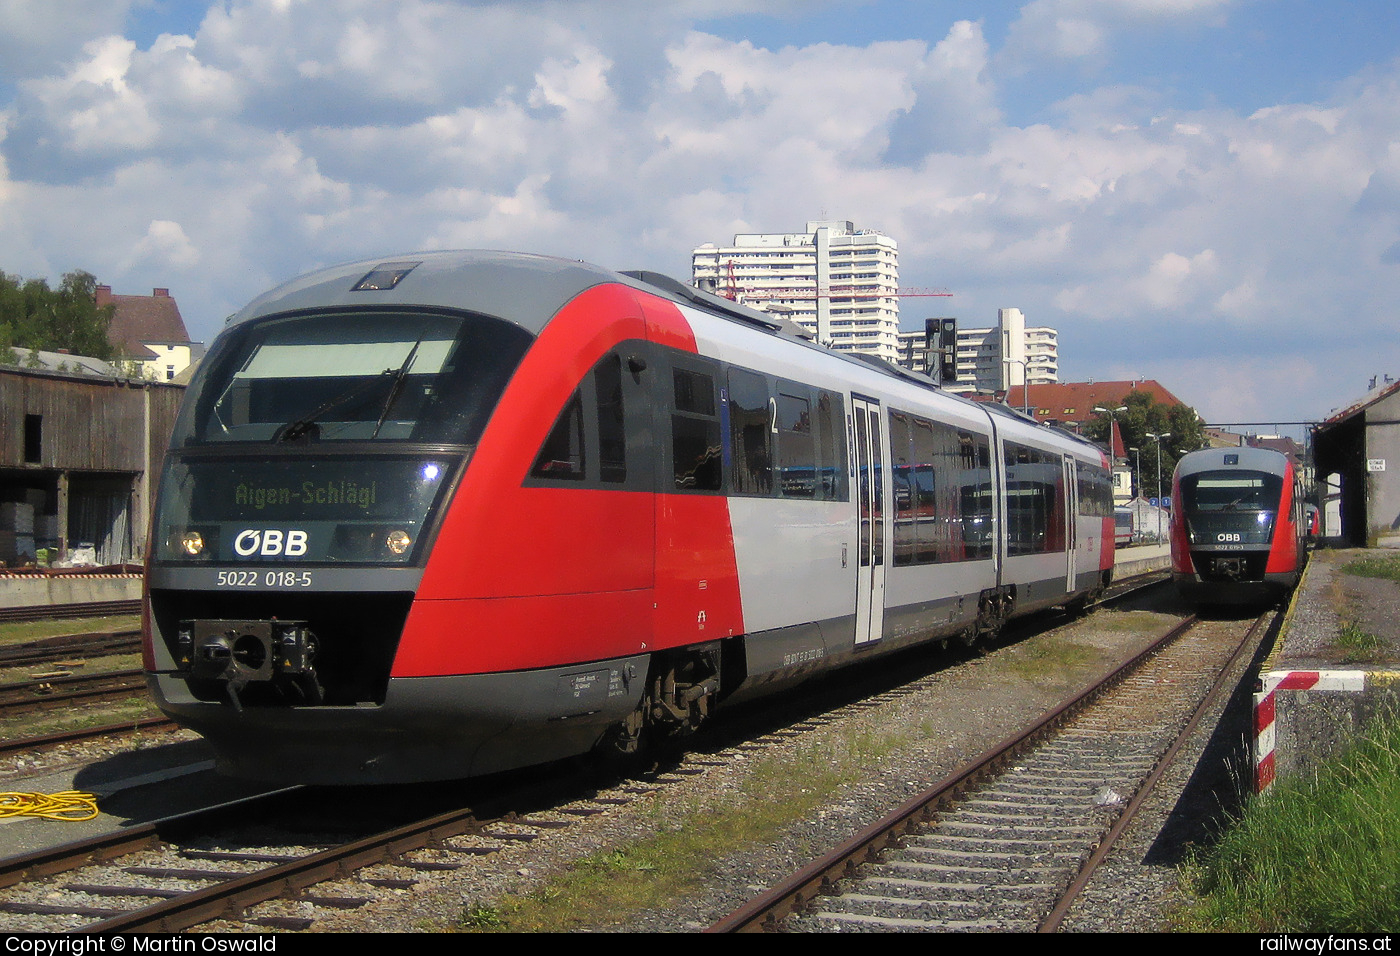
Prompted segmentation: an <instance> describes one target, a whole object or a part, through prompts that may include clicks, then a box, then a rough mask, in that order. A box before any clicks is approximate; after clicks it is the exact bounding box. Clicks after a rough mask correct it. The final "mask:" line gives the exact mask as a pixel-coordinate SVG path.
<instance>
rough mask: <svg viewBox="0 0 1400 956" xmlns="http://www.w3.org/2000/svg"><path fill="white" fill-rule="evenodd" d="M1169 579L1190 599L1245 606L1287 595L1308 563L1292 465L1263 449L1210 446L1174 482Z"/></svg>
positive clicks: (1187, 460)
mask: <svg viewBox="0 0 1400 956" xmlns="http://www.w3.org/2000/svg"><path fill="white" fill-rule="evenodd" d="M1172 501H1173V503H1174V504H1173V508H1172V519H1171V546H1172V580H1173V581H1174V582H1175V583H1176V587H1177V590H1178V591H1179V592H1180V593H1181V595H1182V596H1183V597H1185V598H1186V599H1187V600H1190V601H1193V602H1196V603H1201V604H1247V603H1255V602H1264V601H1268V600H1273V599H1277V598H1280V597H1282V596H1284V595H1286V594H1287V593H1288V592H1289V591H1291V590H1292V589H1293V588H1294V587H1295V586H1296V585H1297V584H1298V579H1299V577H1300V576H1301V575H1302V571H1303V566H1304V564H1305V562H1306V560H1307V540H1306V530H1307V521H1306V514H1305V510H1304V505H1305V502H1304V500H1303V493H1302V487H1301V482H1300V480H1299V476H1298V473H1297V469H1296V468H1295V467H1294V465H1293V462H1292V461H1291V460H1290V459H1289V458H1288V457H1287V456H1286V455H1283V454H1280V453H1279V452H1276V451H1270V450H1267V449H1263V448H1247V447H1238V448H1235V447H1232V448H1208V449H1205V450H1203V451H1194V452H1191V453H1190V454H1188V455H1186V456H1185V457H1183V458H1182V459H1181V461H1180V462H1178V463H1177V466H1176V473H1175V475H1174V476H1173V478H1172Z"/></svg>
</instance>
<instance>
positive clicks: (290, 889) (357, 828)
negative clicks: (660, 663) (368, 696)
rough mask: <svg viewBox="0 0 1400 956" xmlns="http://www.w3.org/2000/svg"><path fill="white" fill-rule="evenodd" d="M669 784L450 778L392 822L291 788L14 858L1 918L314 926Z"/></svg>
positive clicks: (114, 929)
mask: <svg viewBox="0 0 1400 956" xmlns="http://www.w3.org/2000/svg"><path fill="white" fill-rule="evenodd" d="M664 786H665V784H664V783H652V784H648V783H645V782H638V781H627V782H624V783H622V784H619V785H617V786H615V787H613V788H610V789H608V790H605V791H603V792H601V793H590V794H589V795H588V796H585V797H580V798H577V799H573V800H567V801H561V800H558V799H557V798H556V799H555V800H553V801H552V802H550V801H546V802H547V805H548V806H550V807H552V809H547V810H532V811H529V812H517V811H514V810H511V809H508V807H518V806H521V805H538V804H539V803H540V799H539V798H540V794H539V792H538V791H539V789H540V787H539V784H538V783H532V782H529V781H526V782H524V783H517V784H515V785H512V786H508V787H506V788H504V792H502V793H493V795H492V796H491V797H490V798H486V799H483V800H482V801H481V802H480V803H478V804H477V805H475V806H470V807H462V806H450V807H449V808H448V809H441V808H440V807H441V805H442V804H444V803H448V802H450V799H449V791H447V790H439V791H432V790H424V791H421V792H420V793H419V794H418V795H419V796H420V797H422V802H423V803H425V804H428V805H429V806H431V805H433V804H437V805H439V809H438V810H437V811H436V812H430V813H429V814H428V815H426V816H423V817H421V818H416V819H407V820H403V821H402V822H399V823H396V824H394V825H392V826H388V827H386V828H384V829H380V830H374V829H373V828H372V827H370V826H369V825H368V819H369V817H368V814H367V813H362V814H361V815H360V816H359V817H358V818H356V817H355V815H354V814H353V812H351V813H350V814H349V815H348V816H347V815H345V814H340V813H336V812H331V811H327V810H326V809H325V805H326V803H327V797H326V795H325V794H323V793H318V792H317V791H315V790H314V789H308V788H288V789H286V790H279V791H276V792H273V793H270V794H266V795H264V796H261V797H256V798H249V799H246V800H240V801H235V802H233V803H229V804H225V805H221V806H218V807H213V808H210V809H207V810H202V811H198V812H195V813H189V814H184V815H181V816H178V817H172V818H169V819H166V820H161V821H157V822H154V823H150V824H146V825H141V826H134V827H129V828H125V829H123V830H122V831H121V832H119V833H117V834H110V835H105V836H101V837H97V838H93V839H91V840H84V841H79V842H76V843H72V844H67V845H65V846H62V847H58V848H56V849H53V850H47V851H41V852H37V853H31V854H27V855H26V856H23V857H15V858H12V859H9V860H3V861H0V932H29V931H35V930H40V929H41V930H43V931H47V932H54V931H66V932H84V933H131V932H152V933H156V932H159V933H168V932H177V931H179V930H183V929H189V928H191V927H195V926H205V927H206V928H208V927H209V926H210V924H212V927H213V928H215V929H245V930H246V929H253V928H259V929H276V930H303V929H307V928H309V927H310V926H311V925H312V924H313V923H314V922H315V921H316V920H317V919H318V918H321V917H324V916H326V915H328V914H332V913H336V912H340V911H344V910H347V909H355V908H357V907H360V906H363V905H365V904H367V903H369V902H371V901H372V900H373V899H375V898H376V896H377V895H379V894H381V893H383V892H385V891H388V892H393V891H402V890H406V889H409V888H411V887H413V886H414V885H415V884H416V883H417V882H419V881H420V880H423V879H428V878H431V877H432V876H433V875H434V874H439V873H442V872H445V871H452V870H455V869H458V868H460V867H462V866H465V865H469V864H470V863H472V862H473V861H474V860H477V859H479V858H481V857H483V856H489V855H491V854H495V853H498V852H501V851H502V850H505V849H508V848H512V847H517V846H519V845H520V844H522V843H526V844H528V843H531V842H532V841H535V840H545V839H547V838H548V837H549V835H551V834H553V833H557V832H559V831H560V830H564V829H567V828H568V827H569V825H570V823H571V822H573V821H575V820H581V819H585V818H588V817H590V816H594V815H597V814H601V813H605V812H607V811H608V810H609V809H612V808H613V807H615V806H617V805H619V804H625V803H628V802H630V801H631V800H633V799H636V798H637V797H639V796H642V795H645V794H649V793H652V792H654V791H655V790H657V789H661V788H663V787H664ZM343 795H344V794H343V792H338V793H337V796H343ZM347 802H348V801H347ZM344 805H345V804H342V803H340V802H339V801H337V806H338V807H342V806H344ZM493 807H495V809H494V810H493V809H492V808H493ZM400 816H402V814H400ZM347 830H348V831H352V832H353V835H352V836H350V837H349V838H346V837H344V835H343V834H344V831H347Z"/></svg>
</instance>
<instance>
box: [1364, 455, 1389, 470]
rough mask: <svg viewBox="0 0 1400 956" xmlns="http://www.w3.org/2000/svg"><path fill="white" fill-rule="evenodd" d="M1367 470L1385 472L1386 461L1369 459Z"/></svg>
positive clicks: (1367, 460)
mask: <svg viewBox="0 0 1400 956" xmlns="http://www.w3.org/2000/svg"><path fill="white" fill-rule="evenodd" d="M1366 470H1367V471H1385V459H1384V458H1367V459H1366Z"/></svg>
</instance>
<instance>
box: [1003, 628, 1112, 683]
mask: <svg viewBox="0 0 1400 956" xmlns="http://www.w3.org/2000/svg"><path fill="white" fill-rule="evenodd" d="M1014 650H1015V653H1013V654H1010V655H1008V656H1007V659H1006V661H1005V666H1006V669H1007V670H1008V671H1009V672H1011V673H1012V674H1015V675H1016V676H1018V677H1021V678H1024V679H1026V680H1043V679H1045V678H1060V677H1063V676H1064V675H1065V674H1066V673H1073V672H1075V670H1076V669H1077V668H1079V667H1082V666H1083V665H1085V664H1087V663H1090V662H1092V661H1094V660H1096V659H1097V658H1099V657H1100V656H1102V655H1101V654H1100V653H1099V652H1097V651H1095V650H1094V649H1093V648H1092V647H1088V646H1085V645H1084V644H1080V643H1077V642H1075V641H1073V640H1067V639H1065V638H1062V637H1055V636H1050V635H1042V636H1037V637H1035V638H1033V639H1032V640H1029V641H1026V642H1024V643H1022V644H1020V645H1018V646H1017V647H1016V648H1015V649H1014Z"/></svg>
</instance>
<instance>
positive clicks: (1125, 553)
mask: <svg viewBox="0 0 1400 956" xmlns="http://www.w3.org/2000/svg"><path fill="white" fill-rule="evenodd" d="M1171 566H1172V549H1171V546H1170V545H1165V544H1140V545H1136V546H1134V547H1131V548H1119V549H1118V550H1116V551H1114V552H1113V578H1114V580H1116V581H1121V580H1123V579H1124V578H1130V577H1132V576H1134V575H1136V574H1147V573H1148V572H1149V571H1165V570H1167V569H1168V568H1170V567H1171Z"/></svg>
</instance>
